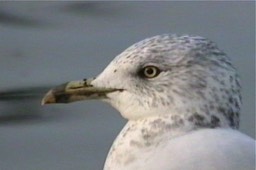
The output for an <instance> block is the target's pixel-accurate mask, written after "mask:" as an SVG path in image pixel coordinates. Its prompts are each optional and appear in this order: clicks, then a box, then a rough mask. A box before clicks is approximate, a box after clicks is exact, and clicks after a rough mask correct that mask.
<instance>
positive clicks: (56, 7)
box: [0, 1, 255, 170]
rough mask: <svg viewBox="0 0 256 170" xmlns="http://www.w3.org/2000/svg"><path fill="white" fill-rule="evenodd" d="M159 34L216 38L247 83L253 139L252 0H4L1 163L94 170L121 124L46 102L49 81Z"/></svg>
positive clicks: (246, 114)
mask: <svg viewBox="0 0 256 170" xmlns="http://www.w3.org/2000/svg"><path fill="white" fill-rule="evenodd" d="M162 33H177V34H195V35H201V36H204V37H208V38H210V39H211V40H213V41H215V42H217V44H218V45H219V47H220V48H221V49H223V50H224V51H225V52H226V53H227V54H228V55H229V56H230V57H231V59H232V61H233V63H234V65H235V66H236V67H237V69H238V71H239V73H240V76H241V79H242V86H243V94H242V95H243V108H242V114H241V127H240V130H241V131H242V132H244V133H246V134H247V135H249V136H251V137H253V138H255V2H253V1H251V2H7V1H6V2H0V71H1V74H0V75H1V76H0V136H1V139H0V169H1V170H35V169H38V170H40V169H47V170H70V169H76V170H82V169H83V170H99V169H102V168H103V165H104V161H105V157H106V155H107V152H108V149H109V147H110V146H111V144H112V142H113V140H114V139H115V137H116V136H117V134H118V132H119V131H120V130H121V129H122V127H123V126H124V124H125V122H126V121H125V120H124V119H123V118H122V117H121V116H120V115H119V113H118V112H117V111H116V110H114V109H113V108H112V107H111V106H109V105H107V104H105V103H101V102H97V101H89V102H79V103H73V104H69V105H61V104H60V105H50V106H44V107H42V106H41V105H40V100H41V99H42V97H43V94H44V93H45V92H46V91H47V90H48V89H49V88H51V87H52V86H55V85H58V84H60V83H64V82H67V81H70V80H77V79H82V78H86V77H92V76H96V75H97V74H98V73H100V72H101V71H102V70H103V68H104V67H105V66H106V65H107V64H108V63H109V62H110V61H111V60H112V59H113V58H114V57H115V56H116V55H118V54H119V53H120V52H122V51H123V50H124V49H126V48H127V47H129V46H130V45H132V44H133V43H135V42H137V41H140V40H142V39H144V38H146V37H150V36H154V35H157V34H162Z"/></svg>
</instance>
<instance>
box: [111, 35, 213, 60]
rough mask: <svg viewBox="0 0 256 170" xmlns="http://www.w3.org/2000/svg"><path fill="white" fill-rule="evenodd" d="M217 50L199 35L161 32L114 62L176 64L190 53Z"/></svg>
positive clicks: (125, 52) (124, 53)
mask: <svg viewBox="0 0 256 170" xmlns="http://www.w3.org/2000/svg"><path fill="white" fill-rule="evenodd" d="M210 50H218V49H217V47H216V45H215V43H213V42H211V41H209V40H207V39H206V38H203V37H200V36H190V35H183V36H177V35H172V34H171V35H170V34H163V35H158V36H154V37H151V38H147V39H145V40H142V41H140V42H138V43H135V44H134V45H132V46H131V47H129V48H127V49H126V50H125V51H124V52H122V53H121V54H120V55H118V56H117V57H116V58H115V59H114V60H113V61H112V63H113V64H114V63H115V64H127V65H133V64H135V65H136V64H143V63H145V62H151V61H152V62H159V63H161V62H170V63H173V64H176V63H177V62H179V61H180V60H182V59H184V57H188V56H189V57H190V59H192V58H191V57H193V55H191V54H190V53H193V52H194V51H196V52H197V53H207V52H208V51H210Z"/></svg>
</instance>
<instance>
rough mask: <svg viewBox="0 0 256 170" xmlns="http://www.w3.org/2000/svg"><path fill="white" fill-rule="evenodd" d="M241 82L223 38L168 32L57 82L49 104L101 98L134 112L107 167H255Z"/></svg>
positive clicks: (126, 114) (159, 169) (175, 169)
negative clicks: (94, 71)
mask: <svg viewBox="0 0 256 170" xmlns="http://www.w3.org/2000/svg"><path fill="white" fill-rule="evenodd" d="M240 89H241V88H240V82H239V77H238V75H237V72H236V69H235V68H234V67H233V66H232V65H231V63H230V59H229V58H228V57H227V56H226V54H225V53H223V52H222V51H221V50H219V49H218V47H217V46H216V44H215V43H213V42H212V41H210V40H208V39H206V38H203V37H200V36H189V35H182V36H177V35H169V34H164V35H159V36H155V37H151V38H147V39H145V40H143V41H140V42H138V43H136V44H134V45H132V46H131V47H129V48H128V49H126V50H125V51H124V52H122V53H121V54H120V55H118V56H117V57H116V58H115V59H114V60H113V61H112V62H111V63H110V64H109V65H108V66H107V67H106V68H105V70H104V71H103V72H102V73H101V74H100V75H99V76H97V77H96V78H92V79H84V80H80V81H72V82H68V83H66V84H63V85H60V86H58V87H56V88H54V89H52V90H50V91H49V92H48V93H47V94H46V96H45V97H44V99H43V101H42V104H49V103H69V102H73V101H79V100H83V99H100V100H103V101H106V102H108V103H110V104H111V105H112V106H113V107H114V108H116V109H117V110H118V111H119V112H120V113H121V115H122V116H123V117H124V118H126V119H127V120H128V123H127V124H126V125H125V127H124V128H123V130H122V131H121V132H120V134H119V135H118V137H117V138H116V140H115V141H114V143H113V145H112V147H111V149H110V151H109V154H108V156H107V159H106V162H105V166H104V169H105V170H252V169H255V165H254V163H255V162H254V161H255V141H254V140H253V139H252V138H250V137H248V136H246V135H244V134H242V133H241V132H239V131H238V130H237V128H238V126H239V113H240V107H241V94H240Z"/></svg>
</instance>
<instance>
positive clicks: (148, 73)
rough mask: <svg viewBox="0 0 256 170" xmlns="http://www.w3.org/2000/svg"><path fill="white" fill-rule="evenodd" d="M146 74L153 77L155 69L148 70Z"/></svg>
mask: <svg viewBox="0 0 256 170" xmlns="http://www.w3.org/2000/svg"><path fill="white" fill-rule="evenodd" d="M146 73H147V75H151V74H153V73H154V69H153V68H147V69H146Z"/></svg>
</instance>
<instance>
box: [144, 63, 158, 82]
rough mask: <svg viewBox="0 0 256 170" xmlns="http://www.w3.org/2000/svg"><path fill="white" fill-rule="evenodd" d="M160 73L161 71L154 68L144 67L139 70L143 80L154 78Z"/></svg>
mask: <svg viewBox="0 0 256 170" xmlns="http://www.w3.org/2000/svg"><path fill="white" fill-rule="evenodd" d="M160 73H161V70H160V69H159V68H157V67H156V66H146V67H144V68H143V69H142V70H141V75H142V76H143V77H144V78H149V79H151V78H155V77H157V76H158V75H159V74H160Z"/></svg>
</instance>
